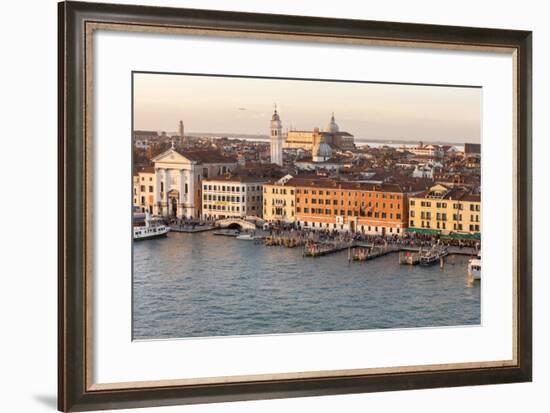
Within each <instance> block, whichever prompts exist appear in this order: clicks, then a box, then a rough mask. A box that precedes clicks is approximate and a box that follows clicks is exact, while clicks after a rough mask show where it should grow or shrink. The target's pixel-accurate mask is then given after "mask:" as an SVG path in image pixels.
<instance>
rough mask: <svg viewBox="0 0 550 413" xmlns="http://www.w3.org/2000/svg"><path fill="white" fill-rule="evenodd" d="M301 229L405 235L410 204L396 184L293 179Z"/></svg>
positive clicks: (297, 215)
mask: <svg viewBox="0 0 550 413" xmlns="http://www.w3.org/2000/svg"><path fill="white" fill-rule="evenodd" d="M288 185H291V186H293V187H295V188H296V190H295V194H296V221H297V223H298V225H299V226H300V227H301V228H310V229H314V230H315V229H317V230H319V229H329V230H337V231H352V232H361V233H364V234H373V235H374V234H378V235H392V234H395V235H402V234H403V232H404V229H405V228H406V227H407V219H408V203H407V201H406V199H405V192H404V191H403V190H402V188H401V187H400V186H399V185H396V184H381V185H373V184H366V183H356V182H346V181H336V180H333V179H329V178H317V177H316V178H293V179H291V180H290V181H289V182H288Z"/></svg>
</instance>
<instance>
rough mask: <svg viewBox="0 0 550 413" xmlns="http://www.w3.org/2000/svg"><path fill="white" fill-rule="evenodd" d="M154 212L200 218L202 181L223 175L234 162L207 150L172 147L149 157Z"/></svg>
mask: <svg viewBox="0 0 550 413" xmlns="http://www.w3.org/2000/svg"><path fill="white" fill-rule="evenodd" d="M152 162H153V163H154V171H155V175H154V176H155V178H154V180H155V181H154V185H153V188H154V207H153V213H154V214H155V215H162V216H173V217H177V218H200V214H201V199H202V195H201V187H202V184H201V182H202V180H203V179H207V178H212V177H216V176H224V175H225V174H226V173H228V172H230V171H233V170H234V169H235V168H236V167H237V161H236V160H235V159H232V158H228V157H226V156H223V155H222V154H220V153H219V152H216V151H211V150H201V151H187V152H182V153H180V152H178V151H177V150H176V149H175V148H174V146H172V148H170V149H168V150H167V151H165V152H163V153H161V154H160V155H157V156H156V157H154V158H153V159H152Z"/></svg>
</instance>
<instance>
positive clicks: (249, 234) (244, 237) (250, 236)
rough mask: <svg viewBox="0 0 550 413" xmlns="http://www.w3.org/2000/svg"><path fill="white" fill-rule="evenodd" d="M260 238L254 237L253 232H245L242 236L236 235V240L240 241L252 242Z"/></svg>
mask: <svg viewBox="0 0 550 413" xmlns="http://www.w3.org/2000/svg"><path fill="white" fill-rule="evenodd" d="M260 238H261V237H259V236H256V235H255V234H254V233H253V232H245V233H243V234H239V235H237V239H240V240H241V241H254V240H257V239H260Z"/></svg>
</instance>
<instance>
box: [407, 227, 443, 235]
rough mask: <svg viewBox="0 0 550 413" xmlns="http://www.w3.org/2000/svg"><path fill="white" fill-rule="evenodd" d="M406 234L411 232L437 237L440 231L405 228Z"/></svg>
mask: <svg viewBox="0 0 550 413" xmlns="http://www.w3.org/2000/svg"><path fill="white" fill-rule="evenodd" d="M406 232H412V233H415V234H419V235H439V234H441V230H439V229H429V228H407V229H406Z"/></svg>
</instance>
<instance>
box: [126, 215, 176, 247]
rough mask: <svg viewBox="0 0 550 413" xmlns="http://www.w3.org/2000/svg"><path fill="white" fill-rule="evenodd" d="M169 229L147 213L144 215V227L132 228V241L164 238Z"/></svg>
mask: <svg viewBox="0 0 550 413" xmlns="http://www.w3.org/2000/svg"><path fill="white" fill-rule="evenodd" d="M168 231H170V229H169V228H168V227H167V226H166V225H164V224H163V223H162V222H161V220H159V219H154V218H152V217H151V215H150V214H149V213H148V212H147V213H146V214H145V225H142V226H134V241H142V240H146V239H153V238H160V237H165V236H166V234H168Z"/></svg>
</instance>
